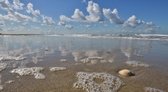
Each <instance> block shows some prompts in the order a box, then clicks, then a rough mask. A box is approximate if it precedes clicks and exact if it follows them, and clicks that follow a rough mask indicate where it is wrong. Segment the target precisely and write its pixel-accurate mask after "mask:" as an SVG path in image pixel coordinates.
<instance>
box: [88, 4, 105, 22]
mask: <svg viewBox="0 0 168 92" xmlns="http://www.w3.org/2000/svg"><path fill="white" fill-rule="evenodd" d="M86 9H87V12H88V13H89V15H87V16H86V20H87V21H89V22H98V21H101V20H102V17H101V10H100V7H99V5H98V4H97V3H94V2H93V1H89V2H88V6H87V8H86Z"/></svg>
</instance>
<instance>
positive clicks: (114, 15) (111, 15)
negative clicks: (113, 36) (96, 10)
mask: <svg viewBox="0 0 168 92" xmlns="http://www.w3.org/2000/svg"><path fill="white" fill-rule="evenodd" d="M103 15H104V16H105V17H106V18H107V19H108V20H109V21H110V22H112V23H115V24H123V20H121V18H120V17H119V16H118V10H117V9H114V10H113V11H111V10H110V9H105V8H103Z"/></svg>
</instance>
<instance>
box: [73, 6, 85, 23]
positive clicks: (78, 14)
mask: <svg viewBox="0 0 168 92" xmlns="http://www.w3.org/2000/svg"><path fill="white" fill-rule="evenodd" d="M72 19H75V20H79V21H82V20H85V16H84V14H83V12H82V11H80V10H79V9H75V11H74V14H73V15H72Z"/></svg>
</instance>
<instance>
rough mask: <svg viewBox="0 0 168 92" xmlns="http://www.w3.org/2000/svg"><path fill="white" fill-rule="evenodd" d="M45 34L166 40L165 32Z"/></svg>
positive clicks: (167, 37)
mask: <svg viewBox="0 0 168 92" xmlns="http://www.w3.org/2000/svg"><path fill="white" fill-rule="evenodd" d="M46 36H58V37H82V38H111V39H115V38H121V39H139V40H164V41H168V35H167V34H104V35H98V34H55V35H46Z"/></svg>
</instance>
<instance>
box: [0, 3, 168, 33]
mask: <svg viewBox="0 0 168 92" xmlns="http://www.w3.org/2000/svg"><path fill="white" fill-rule="evenodd" d="M0 1H4V0H0ZM16 1H17V0H16ZM92 1H93V3H95V4H98V6H99V8H100V12H103V11H102V9H103V8H106V9H108V8H109V9H110V10H111V12H112V11H113V9H115V8H116V9H117V14H116V15H115V16H119V19H122V20H124V21H125V22H126V21H127V19H129V18H130V17H131V16H133V15H135V16H136V18H137V20H142V21H145V23H147V22H151V21H152V22H153V23H154V24H155V25H157V26H160V27H161V28H163V29H166V30H167V29H168V27H167V24H168V18H167V16H168V11H167V9H168V1H167V0H92ZM9 2H10V3H11V4H12V2H13V0H9ZM88 2H89V0H20V3H23V4H24V6H25V7H26V6H27V4H28V3H31V4H32V5H33V9H34V10H36V9H37V10H39V11H40V14H41V15H42V16H43V17H44V16H45V18H44V19H46V20H47V19H49V18H48V17H51V18H52V20H53V21H54V22H55V26H58V25H57V24H58V23H57V22H59V20H60V16H61V15H65V16H66V17H68V18H70V19H71V22H74V21H73V20H74V19H73V18H71V16H72V15H73V14H74V11H75V9H79V10H80V12H82V13H83V14H84V16H85V17H86V16H88V15H89V12H88V11H87V7H88ZM25 10H26V9H25ZM0 11H2V12H1V13H3V12H4V10H3V9H2V10H0ZM17 12H19V13H21V14H24V15H27V14H25V12H24V10H20V11H19V10H17ZM29 15H30V14H29ZM101 16H103V13H102V14H101ZM91 17H92V16H91ZM107 17H108V16H107ZM107 17H106V16H105V17H104V16H103V19H104V20H110V19H108V18H107ZM37 19H38V18H37ZM132 19H134V18H133V17H132ZM85 20H89V19H87V18H86V19H85ZM111 20H112V22H115V21H114V20H115V19H114V18H112V19H111ZM117 20H118V19H117ZM47 21H48V20H47ZM47 21H43V22H46V23H47ZM54 22H53V23H54ZM75 22H76V21H75ZM92 22H93V21H92ZM96 22H97V21H96ZM125 22H123V24H124V23H125ZM68 23H69V22H68ZM94 23H95V21H94ZM51 24H52V23H51ZM69 24H73V23H69ZM69 24H68V25H69ZM74 24H75V23H74ZM76 24H82V23H81V22H79V23H76ZM116 24H118V23H116ZM137 24H138V23H137ZM139 24H140V23H139ZM141 24H142V23H141ZM111 25H115V23H112V24H111ZM131 26H132V25H131ZM133 26H134V25H133Z"/></svg>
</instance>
